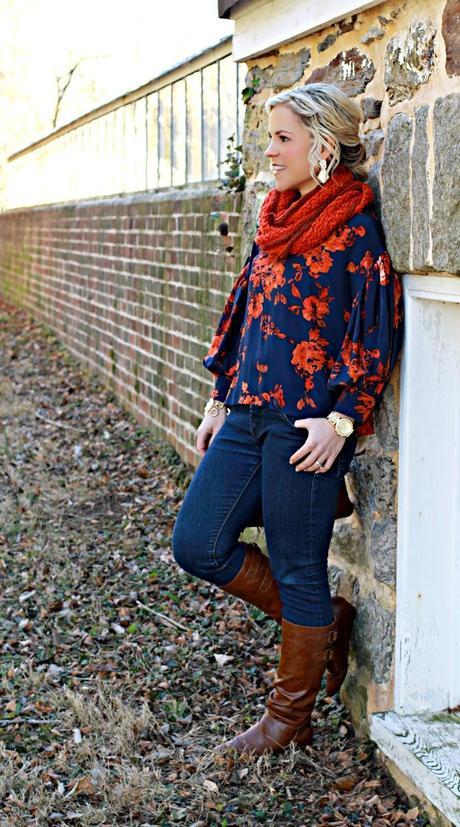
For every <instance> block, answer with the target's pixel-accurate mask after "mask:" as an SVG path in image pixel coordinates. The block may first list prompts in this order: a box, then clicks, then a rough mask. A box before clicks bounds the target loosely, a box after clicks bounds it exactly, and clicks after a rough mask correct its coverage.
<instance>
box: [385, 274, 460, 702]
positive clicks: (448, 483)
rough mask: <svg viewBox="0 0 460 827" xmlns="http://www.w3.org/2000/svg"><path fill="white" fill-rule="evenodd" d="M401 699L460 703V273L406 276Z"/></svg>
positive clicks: (400, 507)
mask: <svg viewBox="0 0 460 827" xmlns="http://www.w3.org/2000/svg"><path fill="white" fill-rule="evenodd" d="M403 291H404V307H405V340H404V346H403V352H402V357H401V384H400V421H399V480H398V541H397V600H396V652H395V703H394V711H395V712H399V713H404V714H408V713H420V712H430V711H439V710H445V709H447V708H448V707H451V708H452V707H455V706H457V705H458V704H459V703H460V611H459V603H460V597H459V595H460V554H459V549H460V279H454V278H449V277H436V276H433V277H432V276H418V275H406V276H404V277H403Z"/></svg>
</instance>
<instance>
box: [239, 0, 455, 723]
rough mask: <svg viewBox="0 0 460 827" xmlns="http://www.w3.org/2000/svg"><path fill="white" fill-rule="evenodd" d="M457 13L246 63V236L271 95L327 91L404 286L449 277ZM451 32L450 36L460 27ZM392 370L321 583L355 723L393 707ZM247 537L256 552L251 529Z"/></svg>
mask: <svg viewBox="0 0 460 827" xmlns="http://www.w3.org/2000/svg"><path fill="white" fill-rule="evenodd" d="M458 8H459V6H458V2H455V0H448V2H444V0H443V2H441V1H440V0H432V1H431V2H430V0H428V1H427V2H423V3H421V4H420V3H417V2H415V0H409V2H405V3H404V2H403V3H400V2H388V3H381V4H379V5H378V6H376V7H373V8H372V9H368V10H367V11H364V12H361V13H359V14H354V15H352V16H350V17H349V18H347V19H345V20H342V21H339V22H337V23H335V24H333V25H331V26H328V27H327V28H325V29H323V30H321V31H317V32H315V33H314V34H311V35H308V36H306V37H303V38H302V39H299V40H297V41H294V42H289V43H287V44H285V45H284V46H282V47H280V48H277V49H276V50H274V51H273V52H272V53H270V54H264V55H262V56H259V57H256V58H253V59H248V60H247V64H248V67H249V71H248V76H247V78H246V85H247V86H248V87H251V86H253V84H254V82H255V81H256V79H257V82H258V86H257V83H256V84H254V86H255V88H256V90H257V91H256V93H255V94H254V95H253V96H252V97H251V99H250V101H249V103H248V107H247V111H246V124H245V134H244V140H243V146H244V167H245V173H246V177H247V183H246V193H245V201H244V206H243V227H244V230H245V232H246V233H247V235H248V236H250V235H251V234H252V233H253V231H254V227H255V221H256V218H257V213H258V207H259V205H260V203H261V201H262V199H263V197H264V195H265V193H266V192H267V190H268V188H270V187H272V186H273V178H272V175H271V173H270V171H269V162H268V159H267V158H265V157H264V155H263V150H264V149H265V148H266V146H267V144H268V122H267V119H268V116H267V114H266V113H265V111H264V108H263V104H264V102H265V100H266V99H267V98H268V97H269V96H270V95H272V94H274V93H276V92H278V91H281V90H284V89H286V88H292V87H294V86H300V85H302V84H304V83H309V82H315V81H322V82H326V83H334V84H336V85H337V86H339V87H341V88H342V89H343V90H344V91H345V92H346V93H347V94H348V95H349V96H351V97H353V98H354V99H356V100H357V101H358V102H359V103H360V104H361V107H362V110H363V125H362V139H363V142H364V144H365V146H366V152H367V168H368V175H369V178H368V181H369V183H370V184H371V186H372V187H373V189H374V192H375V194H376V203H377V212H378V214H379V216H380V218H381V220H382V224H383V228H384V231H385V234H386V239H387V246H388V251H389V253H390V256H391V258H392V261H393V265H394V267H395V269H396V270H397V271H398V272H399V273H400V274H401V275H402V277H403V281H404V274H405V273H419V274H430V275H444V276H445V275H452V276H453V277H454V276H455V275H458V274H459V272H460V268H459V259H460V256H459V241H458V239H459V237H460V234H459V227H458V223H459V208H458V185H457V184H456V182H455V176H454V174H453V173H454V161H455V159H456V158H457V159H458V157H459V152H458V109H459V83H458V72H459V66H460V58H459V41H458V22H459V19H458V15H459V12H458ZM456 24H457V25H456ZM400 361H401V360H400V359H399V360H398V363H397V366H396V369H395V370H394V372H393V375H392V379H391V381H390V384H389V385H388V387H387V389H386V391H385V395H384V398H383V400H382V403H381V405H380V408H379V410H378V412H377V413H376V415H375V422H376V433H375V434H374V435H372V436H369V437H363V438H361V439H360V440H359V442H358V446H357V451H356V455H355V458H354V459H353V462H352V466H351V469H350V472H349V474H348V475H347V486H348V489H349V492H350V496H351V497H352V499H353V500H354V502H355V511H354V513H353V515H351V516H350V517H348V518H346V519H342V520H339V521H337V523H336V527H335V530H334V536H333V539H332V544H331V550H330V585H331V591H332V592H333V593H340V594H342V595H343V596H344V597H346V598H347V599H349V600H351V601H352V602H353V604H354V605H355V606H356V607H357V608H358V615H357V620H356V623H355V627H354V630H353V639H352V643H353V648H352V652H351V658H350V670H349V674H348V676H347V680H346V683H345V684H344V687H343V690H342V693H343V695H342V697H343V698H344V700H345V701H346V702H347V704H348V705H349V706H350V707H351V710H352V714H353V718H354V720H355V723H357V724H358V726H361V727H362V728H363V729H366V728H367V713H370V712H375V711H380V710H385V709H391V708H392V707H393V678H394V662H393V656H394V636H395V608H396V533H397V513H396V512H397V475H398V412H399V398H398V388H399V373H400V370H399V369H400ZM246 536H247V537H248V539H249V538H250V537H252V538H254V539H257V540H258V541H260V539H261V536H260V534H259V532H256V530H255V529H254V530H248V531H247V533H246Z"/></svg>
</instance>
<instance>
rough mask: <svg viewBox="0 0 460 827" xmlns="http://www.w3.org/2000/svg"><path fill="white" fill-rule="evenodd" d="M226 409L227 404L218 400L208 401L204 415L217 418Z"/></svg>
mask: <svg viewBox="0 0 460 827" xmlns="http://www.w3.org/2000/svg"><path fill="white" fill-rule="evenodd" d="M222 408H225V402H220V401H219V400H218V399H208V401H207V402H206V405H205V408H204V414H205V416H206V414H208V413H209V414H211V416H217V414H218V413H219V411H221V410H222Z"/></svg>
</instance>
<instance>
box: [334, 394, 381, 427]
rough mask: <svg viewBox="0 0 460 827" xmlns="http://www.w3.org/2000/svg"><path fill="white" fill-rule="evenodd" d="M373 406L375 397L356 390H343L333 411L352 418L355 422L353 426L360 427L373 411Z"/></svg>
mask: <svg viewBox="0 0 460 827" xmlns="http://www.w3.org/2000/svg"><path fill="white" fill-rule="evenodd" d="M375 404H376V399H375V397H374V396H371V395H370V394H368V393H365V391H362V390H359V389H358V388H356V389H350V388H345V389H344V390H343V391H342V393H341V394H340V396H339V397H338V399H337V402H336V403H335V405H334V411H337V413H341V414H346V415H347V416H352V417H353V418H354V420H355V422H354V424H355V426H356V425H362V424H363V422H365V421H366V419H367V417H368V416H369V414H370V413H371V411H372V410H373V409H374V407H375Z"/></svg>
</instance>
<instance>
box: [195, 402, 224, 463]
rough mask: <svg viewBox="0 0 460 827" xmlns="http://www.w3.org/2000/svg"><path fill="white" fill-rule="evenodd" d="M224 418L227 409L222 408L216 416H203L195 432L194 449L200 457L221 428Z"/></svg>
mask: <svg viewBox="0 0 460 827" xmlns="http://www.w3.org/2000/svg"><path fill="white" fill-rule="evenodd" d="M226 417H227V408H222V410H220V411H219V412H218V414H217V416H212V414H210V413H208V414H205V416H204V418H203V421H202V422H201V424H200V425H199V426H198V429H197V432H196V447H197V448H198V450H199V452H200V454H201V455H202V456H203V454H205V453H206V451H207V450H208V448H209V446H210V445H211V443H212V441H213V439H214V437H215V435H216V434H217V432H218V431H219V430H220V429H221V428H222V425H223V424H224V422H225V419H226Z"/></svg>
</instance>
